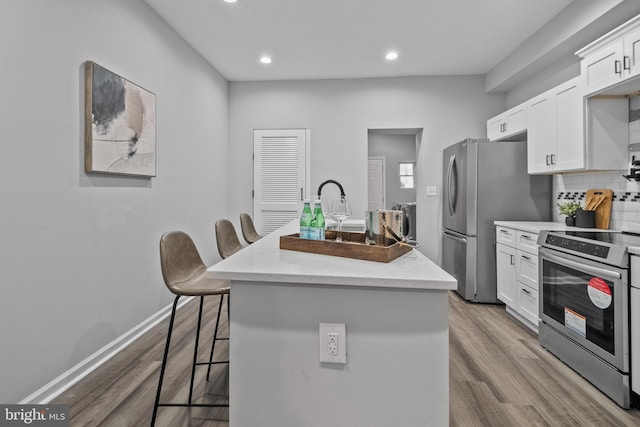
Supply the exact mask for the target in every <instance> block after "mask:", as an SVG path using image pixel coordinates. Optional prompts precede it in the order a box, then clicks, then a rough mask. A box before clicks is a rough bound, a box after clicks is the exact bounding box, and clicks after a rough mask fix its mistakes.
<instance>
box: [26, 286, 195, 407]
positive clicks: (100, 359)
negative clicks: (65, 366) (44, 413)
mask: <svg viewBox="0 0 640 427" xmlns="http://www.w3.org/2000/svg"><path fill="white" fill-rule="evenodd" d="M192 298H193V297H189V298H181V300H180V302H179V303H178V308H180V307H182V306H183V305H185V304H186V303H187V302H189V301H190V300H191V299H192ZM172 307H173V302H172V303H171V304H169V305H167V306H166V307H164V308H162V309H161V310H160V311H158V312H157V313H155V314H153V315H152V316H151V317H149V318H148V319H146V320H144V321H143V322H142V323H140V324H138V325H136V326H135V327H134V328H133V329H131V330H129V331H128V332H126V333H125V334H123V335H121V336H120V337H118V338H116V339H115V340H114V341H112V342H110V343H109V344H107V345H106V346H104V347H102V348H101V349H100V350H98V351H96V352H95V353H93V354H92V355H91V356H89V357H87V358H86V359H84V360H83V361H82V362H80V363H78V364H77V365H76V366H74V367H72V368H71V369H69V370H68V371H66V372H64V373H63V374H62V375H60V376H59V377H57V378H56V379H54V380H53V381H51V382H50V383H48V384H46V385H44V386H42V387H41V388H40V389H39V390H37V391H35V392H34V393H32V394H31V395H29V396H27V397H25V398H24V399H23V400H21V401H20V402H18V404H21V405H29V404H31V405H46V404H47V403H49V402H50V401H52V400H53V399H55V398H56V397H58V396H59V395H60V394H61V393H63V392H64V391H66V390H67V389H69V387H71V386H72V385H74V384H75V383H77V382H78V381H80V380H81V379H83V378H84V377H86V376H87V375H88V374H90V373H91V372H92V371H93V370H95V369H96V368H98V367H99V366H100V365H102V364H103V363H105V362H106V361H107V360H109V359H110V358H112V357H113V356H114V355H116V354H117V353H118V352H119V351H121V350H122V349H124V348H125V347H127V346H128V345H129V344H131V343H132V342H133V341H135V340H136V339H138V338H139V337H140V336H141V335H143V334H144V333H145V332H147V331H149V330H150V329H151V328H153V327H154V326H155V325H157V324H158V323H160V322H161V321H162V320H164V319H165V318H166V317H168V316H169V315H170V314H171V309H172Z"/></svg>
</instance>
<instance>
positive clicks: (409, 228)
mask: <svg viewBox="0 0 640 427" xmlns="http://www.w3.org/2000/svg"><path fill="white" fill-rule="evenodd" d="M392 208H393V209H395V210H399V211H402V214H403V216H404V218H403V225H402V230H403V233H404V236H405V237H406V238H407V239H409V240H416V239H417V238H418V235H417V233H416V202H407V203H395V204H393V207H392Z"/></svg>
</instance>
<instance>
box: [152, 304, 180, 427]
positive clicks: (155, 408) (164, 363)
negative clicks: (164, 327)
mask: <svg viewBox="0 0 640 427" xmlns="http://www.w3.org/2000/svg"><path fill="white" fill-rule="evenodd" d="M179 299H180V295H178V296H176V299H175V300H174V301H173V309H172V310H171V320H170V321H169V331H168V333H167V342H166V344H165V346H164V356H163V357H162V367H161V368H160V380H159V381H158V391H157V392H156V402H155V404H154V405H153V416H152V417H151V427H153V426H154V425H155V424H156V415H157V414H158V405H159V404H160V391H161V390H162V380H163V379H164V370H165V368H166V367H167V356H168V355H169V346H170V344H171V332H172V331H173V321H174V319H175V318H176V307H177V306H178V300H179Z"/></svg>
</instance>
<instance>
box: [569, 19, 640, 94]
mask: <svg viewBox="0 0 640 427" xmlns="http://www.w3.org/2000/svg"><path fill="white" fill-rule="evenodd" d="M576 55H578V56H579V57H580V58H582V61H581V63H580V69H581V75H582V76H583V77H584V78H585V93H584V94H585V95H593V94H596V93H599V92H602V91H603V90H607V91H608V90H609V89H612V87H614V86H617V85H620V84H622V83H626V82H627V81H628V80H629V79H632V78H634V77H637V76H638V75H640V15H638V16H637V17H635V18H633V19H631V20H630V21H628V22H626V23H625V24H623V25H621V26H620V27H618V28H616V29H614V30H613V31H610V32H609V33H607V34H605V35H604V36H602V37H600V38H599V39H598V40H596V41H594V42H593V43H591V44H589V45H588V46H586V47H584V48H583V49H581V50H579V51H578V52H576ZM622 90H623V91H626V89H622Z"/></svg>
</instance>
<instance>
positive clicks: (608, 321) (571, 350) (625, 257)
mask: <svg viewBox="0 0 640 427" xmlns="http://www.w3.org/2000/svg"><path fill="white" fill-rule="evenodd" d="M538 244H539V245H540V246H541V247H540V251H539V258H540V259H539V269H540V276H539V277H540V293H541V296H540V327H539V340H540V344H541V345H542V346H543V347H545V348H546V349H547V350H549V351H550V352H551V353H553V354H554V355H556V356H557V357H558V358H559V359H561V360H562V361H563V362H565V363H566V364H568V365H569V366H571V367H572V368H573V369H574V370H575V371H577V372H578V373H580V374H581V375H582V376H583V377H585V378H586V379H587V380H589V381H590V382H591V383H593V384H594V385H595V386H596V387H598V388H599V389H600V390H601V391H602V392H604V393H605V394H606V395H608V396H609V397H610V398H611V399H613V400H614V401H615V402H616V403H617V404H618V405H620V406H622V407H623V408H629V406H630V400H631V397H630V395H631V391H630V386H629V381H630V362H629V346H630V344H629V280H630V272H629V253H628V250H627V248H628V247H629V246H631V245H633V246H640V237H639V236H637V235H630V234H626V233H620V232H598V231H594V232H559V231H543V232H542V233H540V237H539V238H538Z"/></svg>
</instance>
